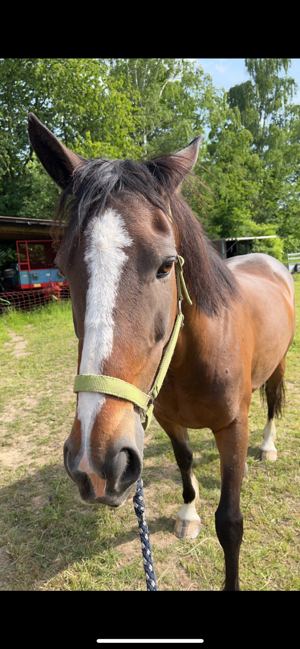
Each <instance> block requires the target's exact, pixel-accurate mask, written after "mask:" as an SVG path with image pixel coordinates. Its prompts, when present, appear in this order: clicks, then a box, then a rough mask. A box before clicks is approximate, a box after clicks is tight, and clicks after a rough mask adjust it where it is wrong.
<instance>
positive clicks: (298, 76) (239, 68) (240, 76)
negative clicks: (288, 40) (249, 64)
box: [196, 59, 300, 104]
mask: <svg viewBox="0 0 300 649" xmlns="http://www.w3.org/2000/svg"><path fill="white" fill-rule="evenodd" d="M196 61H197V62H199V63H200V64H201V65H202V67H203V69H204V71H205V72H208V73H209V74H210V75H211V77H212V80H213V84H214V86H215V87H216V88H225V90H227V91H228V90H229V88H231V87H232V86H235V85H236V84H238V83H243V82H244V81H247V79H249V78H250V77H249V76H248V74H247V71H246V67H245V59H196ZM288 75H289V76H290V77H293V78H294V79H295V81H296V83H297V84H298V90H297V94H296V95H295V96H294V99H293V101H294V102H295V103H297V104H300V59H292V65H291V67H290V68H289V71H288Z"/></svg>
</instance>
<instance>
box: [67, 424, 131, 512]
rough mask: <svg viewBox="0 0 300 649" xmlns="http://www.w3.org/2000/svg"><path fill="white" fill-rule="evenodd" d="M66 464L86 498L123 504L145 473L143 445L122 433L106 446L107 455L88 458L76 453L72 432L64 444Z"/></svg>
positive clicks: (84, 498) (68, 471)
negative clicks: (143, 467) (113, 442)
mask: <svg viewBox="0 0 300 649" xmlns="http://www.w3.org/2000/svg"><path fill="white" fill-rule="evenodd" d="M64 464H65V468H66V471H67V473H68V475H69V476H70V478H71V479H72V480H73V481H74V482H75V484H76V485H77V487H78V490H79V493H80V496H81V499H82V500H83V501H84V502H86V503H88V504H91V505H92V504H96V503H99V504H102V505H109V506H110V507H120V506H121V505H122V504H123V503H124V502H125V500H126V499H127V498H128V497H129V495H130V494H131V492H132V491H134V488H135V485H136V482H137V480H138V479H139V477H140V475H141V473H142V449H141V450H139V448H138V447H137V445H136V444H135V443H134V442H133V441H132V440H131V439H129V438H127V437H125V436H123V437H121V438H119V439H118V440H117V442H115V444H114V445H112V446H111V447H110V448H109V449H107V450H106V453H105V455H104V458H102V459H100V458H97V457H95V456H93V457H92V459H91V460H89V461H88V460H87V458H86V457H85V456H83V457H80V456H79V457H78V455H76V453H75V450H74V446H73V443H72V440H71V436H70V437H69V438H68V439H67V441H66V442H65V445H64Z"/></svg>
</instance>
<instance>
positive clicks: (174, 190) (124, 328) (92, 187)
mask: <svg viewBox="0 0 300 649" xmlns="http://www.w3.org/2000/svg"><path fill="white" fill-rule="evenodd" d="M28 122H29V126H28V130H29V136H30V140H31V143H32V146H33V149H34V151H35V152H36V154H37V156H38V158H39V160H40V161H41V163H42V164H43V166H44V167H45V169H46V171H47V172H48V174H49V175H50V176H51V178H52V179H53V180H54V181H55V182H56V183H57V184H58V185H59V187H60V188H61V189H62V190H63V192H62V195H61V199H60V207H59V213H60V218H61V219H62V220H66V221H68V226H67V229H66V232H65V234H64V237H63V239H62V242H61V246H60V248H59V251H58V254H57V257H56V262H57V265H58V267H59V269H60V270H61V272H62V274H63V275H64V276H65V277H66V278H67V281H68V284H69V287H70V292H71V298H72V309H73V320H74V328H75V333H76V335H77V337H78V341H79V342H78V375H79V376H80V377H82V375H93V376H94V377H95V376H97V375H101V376H102V377H103V376H104V378H105V377H113V380H115V379H119V380H120V382H126V384H127V386H128V385H130V386H134V389H136V390H137V391H141V393H142V392H143V393H144V394H148V393H149V391H150V390H151V386H152V385H153V382H154V381H155V377H156V374H157V371H158V368H159V367H160V364H161V361H162V358H163V355H164V351H165V349H166V346H167V344H168V341H169V340H170V337H171V335H172V331H173V327H174V326H175V325H174V322H175V320H176V316H177V313H178V309H179V308H180V309H181V301H179V302H178V286H177V283H176V271H175V268H176V267H177V264H178V260H179V257H180V258H181V257H182V258H183V259H184V261H185V264H184V267H183V274H184V279H185V282H186V287H187V294H188V295H189V296H190V298H191V302H192V304H190V303H189V301H188V300H187V299H183V301H182V313H183V315H184V326H183V327H182V328H181V329H180V331H179V334H178V339H177V343H176V346H175V351H174V353H173V357H172V360H171V363H170V365H169V368H168V371H167V374H166V376H165V379H164V381H163V385H162V388H161V390H160V392H159V394H158V395H157V396H156V397H155V399H154V404H153V405H154V416H155V418H156V419H157V421H158V423H159V424H160V426H161V427H162V428H163V430H164V431H165V432H166V433H167V435H168V436H169V438H170V440H171V443H172V446H173V450H174V454H175V458H176V461H177V464H178V466H179V469H180V471H181V475H182V482H183V505H182V507H181V509H180V511H179V514H178V517H177V521H176V524H175V534H176V535H177V536H179V537H192V538H194V537H196V536H197V535H198V533H199V526H200V518H199V516H198V514H197V511H196V501H197V497H198V487H197V481H196V478H195V476H194V473H193V453H192V450H191V448H190V445H189V436H188V429H189V428H191V429H199V428H210V429H211V430H212V432H213V434H214V436H215V440H216V443H217V447H218V450H219V454H220V465H221V497H220V502H219V506H218V508H217V511H216V514H215V523H216V532H217V536H218V539H219V542H220V544H221V546H222V548H223V551H224V557H225V590H239V579H238V562H239V550H240V545H241V541H242V534H243V516H242V514H241V511H240V490H241V485H242V481H243V477H244V473H245V467H246V456H247V447H248V411H249V406H250V401H251V394H252V392H253V391H254V390H256V389H258V388H261V387H262V386H265V392H266V398H267V404H268V419H267V423H266V426H265V428H264V431H263V438H264V439H263V442H262V445H261V459H263V460H275V459H276V457H277V451H276V447H275V424H274V418H275V416H276V415H278V413H279V412H280V408H281V405H282V396H283V380H284V371H285V359H286V354H287V351H288V349H289V346H290V345H291V342H292V340H293V335H294V328H295V315H294V293H293V278H292V276H291V274H290V273H289V271H288V270H287V268H285V267H284V266H283V265H282V264H281V263H280V262H279V261H277V259H275V258H273V257H271V256H269V255H265V254H248V255H244V256H238V257H234V258H232V259H229V260H227V261H226V262H225V261H223V260H222V259H221V258H220V257H219V255H218V253H217V252H216V251H215V250H214V247H213V246H212V244H211V243H210V242H209V240H208V239H207V238H206V236H205V235H204V233H203V230H202V226H201V225H200V223H199V222H198V220H197V219H196V218H195V216H194V215H193V213H192V211H191V210H190V208H189V207H188V205H187V204H186V202H185V201H184V200H183V198H182V196H181V194H180V191H179V190H180V185H181V183H182V181H183V180H184V179H185V178H186V176H187V174H189V172H191V170H192V168H193V166H194V165H195V163H196V161H197V157H198V151H199V146H200V143H201V139H202V137H201V136H200V137H198V138H196V139H195V140H193V142H192V143H191V144H190V145H189V146H188V147H187V148H185V149H183V150H182V151H180V152H178V153H175V154H168V155H162V156H159V157H156V158H154V159H152V160H148V161H145V162H141V163H137V162H135V161H131V160H107V159H95V160H86V159H84V158H82V157H80V156H78V155H77V154H75V153H74V152H72V151H70V150H69V149H68V148H67V147H66V146H64V145H63V144H62V143H61V142H60V141H59V140H58V139H57V138H56V137H55V136H54V134H52V133H51V132H50V131H49V130H48V129H47V128H46V127H45V126H44V125H43V124H42V123H41V122H40V121H39V120H38V119H37V118H36V117H35V115H34V114H32V113H30V114H29V118H28ZM143 435H144V430H143V426H142V412H141V408H140V407H139V406H138V405H137V404H136V403H134V402H133V401H131V400H130V399H129V400H128V399H126V398H124V397H119V396H114V395H113V394H109V393H107V392H101V391H98V392H96V391H93V392H88V391H85V390H84V389H79V390H78V396H77V407H76V416H75V421H74V424H73V427H72V430H71V433H70V436H69V437H68V439H67V441H66V442H65V445H64V463H65V468H66V471H67V473H68V474H69V476H70V477H71V478H72V480H74V482H75V483H76V485H77V487H78V489H79V492H80V495H81V498H82V499H83V500H84V501H85V502H87V503H100V504H106V505H109V506H111V507H119V506H120V505H122V504H123V503H124V502H125V500H126V499H127V498H128V497H129V495H130V494H131V493H132V492H133V491H134V490H135V486H136V483H137V480H138V479H139V477H140V475H141V471H142V459H143Z"/></svg>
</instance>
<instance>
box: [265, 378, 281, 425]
mask: <svg viewBox="0 0 300 649" xmlns="http://www.w3.org/2000/svg"><path fill="white" fill-rule="evenodd" d="M270 383H271V385H270ZM274 388H275V389H274ZM285 393H286V388H285V380H284V376H283V377H282V378H281V380H280V382H279V383H278V384H277V385H276V387H275V386H274V384H273V382H272V381H270V379H268V381H266V382H265V383H263V385H262V386H261V387H260V398H261V402H262V405H264V403H265V399H266V398H267V404H268V419H269V420H270V419H273V418H274V417H279V416H281V415H282V413H283V410H284V406H285Z"/></svg>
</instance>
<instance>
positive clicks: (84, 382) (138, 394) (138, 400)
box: [74, 255, 192, 430]
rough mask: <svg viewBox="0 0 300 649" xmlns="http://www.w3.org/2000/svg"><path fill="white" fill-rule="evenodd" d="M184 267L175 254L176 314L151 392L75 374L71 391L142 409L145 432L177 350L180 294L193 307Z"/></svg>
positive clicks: (109, 378)
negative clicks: (114, 399)
mask: <svg viewBox="0 0 300 649" xmlns="http://www.w3.org/2000/svg"><path fill="white" fill-rule="evenodd" d="M183 264H184V259H183V258H182V257H180V256H179V255H178V259H177V264H176V284H177V295H178V314H177V316H176V320H175V324H174V327H173V331H172V334H171V338H170V340H169V342H168V344H167V346H166V348H165V353H164V355H163V358H162V360H161V363H160V366H159V369H158V372H157V375H156V377H155V380H154V384H153V386H152V388H151V390H150V392H148V394H146V393H145V392H142V391H141V390H139V389H138V388H136V387H135V386H134V385H132V384H131V383H127V381H122V379H117V378H115V377H112V376H104V375H103V374H100V375H99V374H78V375H77V376H76V377H75V382H74V392H100V393H103V394H110V395H112V396H114V397H119V398H120V399H126V400H127V401H131V402H132V403H134V404H135V405H136V406H138V407H139V408H141V410H143V411H144V413H145V421H144V422H143V424H142V426H143V428H144V430H147V428H148V426H149V424H150V421H151V417H152V412H153V408H154V399H156V397H157V395H158V393H159V391H160V388H161V386H162V384H163V381H164V378H165V376H166V373H167V371H168V368H169V365H170V362H171V359H172V356H173V353H174V350H175V347H176V343H177V339H178V335H179V331H180V329H181V328H182V327H183V320H184V315H183V313H182V311H181V302H182V300H183V293H184V295H185V297H186V299H187V301H188V303H189V304H192V300H191V298H190V296H189V294H188V291H187V288H186V285H185V281H184V277H183V272H182V266H183Z"/></svg>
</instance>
